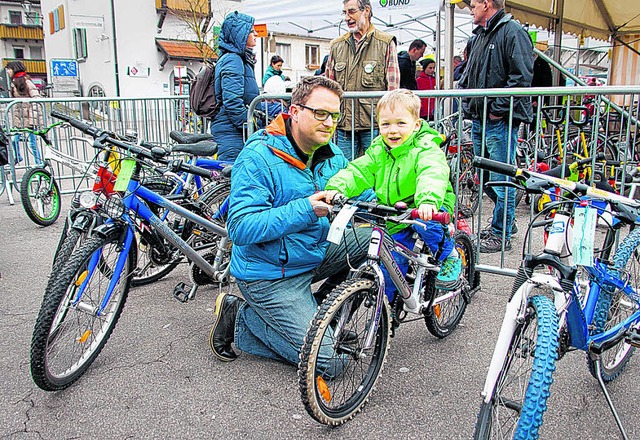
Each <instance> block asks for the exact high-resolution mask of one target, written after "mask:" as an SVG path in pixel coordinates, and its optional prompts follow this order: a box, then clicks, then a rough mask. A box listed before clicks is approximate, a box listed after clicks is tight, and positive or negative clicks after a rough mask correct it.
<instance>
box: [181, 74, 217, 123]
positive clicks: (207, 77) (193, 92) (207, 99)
mask: <svg viewBox="0 0 640 440" xmlns="http://www.w3.org/2000/svg"><path fill="white" fill-rule="evenodd" d="M215 73H216V65H215V63H214V62H212V61H205V63H204V66H202V68H201V69H200V71H199V72H198V74H197V75H196V77H195V78H194V79H193V80H192V81H191V88H190V90H189V106H190V108H191V110H192V111H193V112H194V113H195V114H196V115H198V116H202V117H204V118H209V119H212V118H214V117H215V116H216V115H217V114H218V111H220V107H219V105H218V102H217V101H216V94H215V91H214V89H213V78H214V76H215Z"/></svg>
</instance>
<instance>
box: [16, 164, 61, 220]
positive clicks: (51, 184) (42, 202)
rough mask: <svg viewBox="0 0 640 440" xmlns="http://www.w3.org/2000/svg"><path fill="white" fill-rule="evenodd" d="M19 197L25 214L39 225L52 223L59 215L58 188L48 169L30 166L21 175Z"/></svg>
mask: <svg viewBox="0 0 640 440" xmlns="http://www.w3.org/2000/svg"><path fill="white" fill-rule="evenodd" d="M20 198H21V199H22V206H23V208H24V211H25V212H26V213H27V216H28V217H29V218H30V219H31V221H33V222H34V223H36V224H38V225H40V226H49V225H52V224H53V223H54V222H55V221H56V220H57V219H58V216H59V215H60V189H59V188H58V183H57V182H56V181H55V179H54V178H53V176H52V175H51V173H50V172H49V171H47V170H46V169H44V168H40V167H38V168H30V169H29V170H27V172H26V173H25V174H24V176H23V177H22V183H21V184H20Z"/></svg>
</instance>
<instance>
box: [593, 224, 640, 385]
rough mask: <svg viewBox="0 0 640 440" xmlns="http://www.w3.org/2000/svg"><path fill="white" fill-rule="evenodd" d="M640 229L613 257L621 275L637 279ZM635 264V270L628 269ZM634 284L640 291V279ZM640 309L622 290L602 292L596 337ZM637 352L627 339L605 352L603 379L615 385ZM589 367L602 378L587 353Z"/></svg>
mask: <svg viewBox="0 0 640 440" xmlns="http://www.w3.org/2000/svg"><path fill="white" fill-rule="evenodd" d="M639 246H640V229H634V230H633V231H632V232H631V233H630V234H629V235H627V236H626V237H625V238H624V239H623V240H622V242H620V245H619V246H618V249H617V250H616V253H615V254H614V256H613V267H614V268H615V269H616V270H617V271H619V272H628V273H631V274H634V275H636V276H637V274H638V273H640V272H638V271H639V270H640V261H639V258H640V254H639V252H640V249H638V247H639ZM629 265H633V266H634V267H635V268H630V267H628V266H629ZM630 281H631V284H632V286H633V287H634V288H635V289H638V288H640V284H639V282H640V280H638V279H631V280H630ZM637 310H638V303H636V302H635V301H634V300H633V299H631V298H629V297H628V296H627V295H625V294H624V293H623V292H622V291H620V290H617V291H615V292H613V293H607V292H605V291H604V289H603V290H601V291H600V296H599V297H598V302H597V303H596V309H595V313H594V316H593V322H592V324H593V328H594V330H593V331H592V334H599V333H602V332H605V331H607V330H609V329H610V328H612V327H614V326H615V325H617V324H619V323H621V322H623V321H624V320H626V319H627V318H628V317H629V316H631V315H632V314H634V313H635V312H636V311H637ZM634 351H635V347H633V346H632V345H630V344H627V343H626V342H625V341H624V340H622V341H620V342H618V343H617V344H616V345H614V346H613V347H611V348H609V349H608V350H605V351H604V352H603V353H602V356H601V357H602V363H601V368H600V377H602V380H603V381H604V382H605V383H606V382H611V381H612V380H614V379H615V378H616V377H618V376H619V375H620V374H621V373H622V372H623V371H624V369H625V367H626V366H627V364H628V363H629V360H630V359H631V356H633V353H634ZM587 366H588V367H589V372H590V373H591V375H592V376H593V377H594V378H596V379H597V378H598V374H597V372H596V361H595V360H594V359H591V358H590V356H589V353H587Z"/></svg>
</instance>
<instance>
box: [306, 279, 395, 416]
mask: <svg viewBox="0 0 640 440" xmlns="http://www.w3.org/2000/svg"><path fill="white" fill-rule="evenodd" d="M377 297H378V286H377V284H376V283H375V282H374V281H371V280H367V279H358V278H354V279H351V280H347V281H345V282H343V283H342V284H340V285H339V286H338V287H337V288H336V289H335V290H333V292H331V293H330V294H329V296H328V297H327V298H326V299H325V300H324V301H323V303H322V305H321V306H320V308H319V309H318V311H317V313H316V315H315V316H314V318H313V321H312V322H311V327H310V328H309V330H308V331H307V335H306V337H305V341H304V345H303V347H302V352H301V354H300V364H299V366H298V378H299V384H300V392H301V396H302V402H303V403H304V406H305V408H306V410H307V412H308V413H309V414H310V415H311V417H313V418H314V419H315V420H317V421H318V422H320V423H324V424H327V425H341V424H343V423H344V422H346V421H348V420H350V419H351V418H353V417H354V416H355V415H356V414H357V413H358V412H359V411H360V410H361V409H362V407H363V406H364V405H365V404H366V402H367V401H368V400H369V395H370V394H371V391H373V387H374V386H375V384H376V382H377V380H378V377H379V376H380V373H381V372H382V368H383V365H384V362H385V358H386V355H387V351H388V349H389V335H390V332H389V328H390V327H389V325H390V321H389V319H390V315H389V305H388V303H387V300H386V296H385V297H384V299H383V303H382V310H381V314H380V317H379V322H378V327H377V329H376V330H375V334H374V338H373V344H372V346H371V348H369V349H365V348H364V344H365V339H366V337H367V334H368V333H369V329H370V326H371V325H372V323H373V322H374V321H375V319H376V316H375V312H376V300H377ZM343 321H344V325H343V326H342V327H341V328H342V330H341V331H340V334H336V333H335V331H334V329H335V328H336V327H338V325H341V324H342V323H343Z"/></svg>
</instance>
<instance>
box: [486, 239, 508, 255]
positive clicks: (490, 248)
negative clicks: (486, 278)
mask: <svg viewBox="0 0 640 440" xmlns="http://www.w3.org/2000/svg"><path fill="white" fill-rule="evenodd" d="M504 250H505V251H510V250H511V240H507V239H505V240H504ZM480 252H481V253H483V254H492V253H494V252H502V237H498V236H497V235H494V234H489V236H488V237H485V238H482V239H480Z"/></svg>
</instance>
